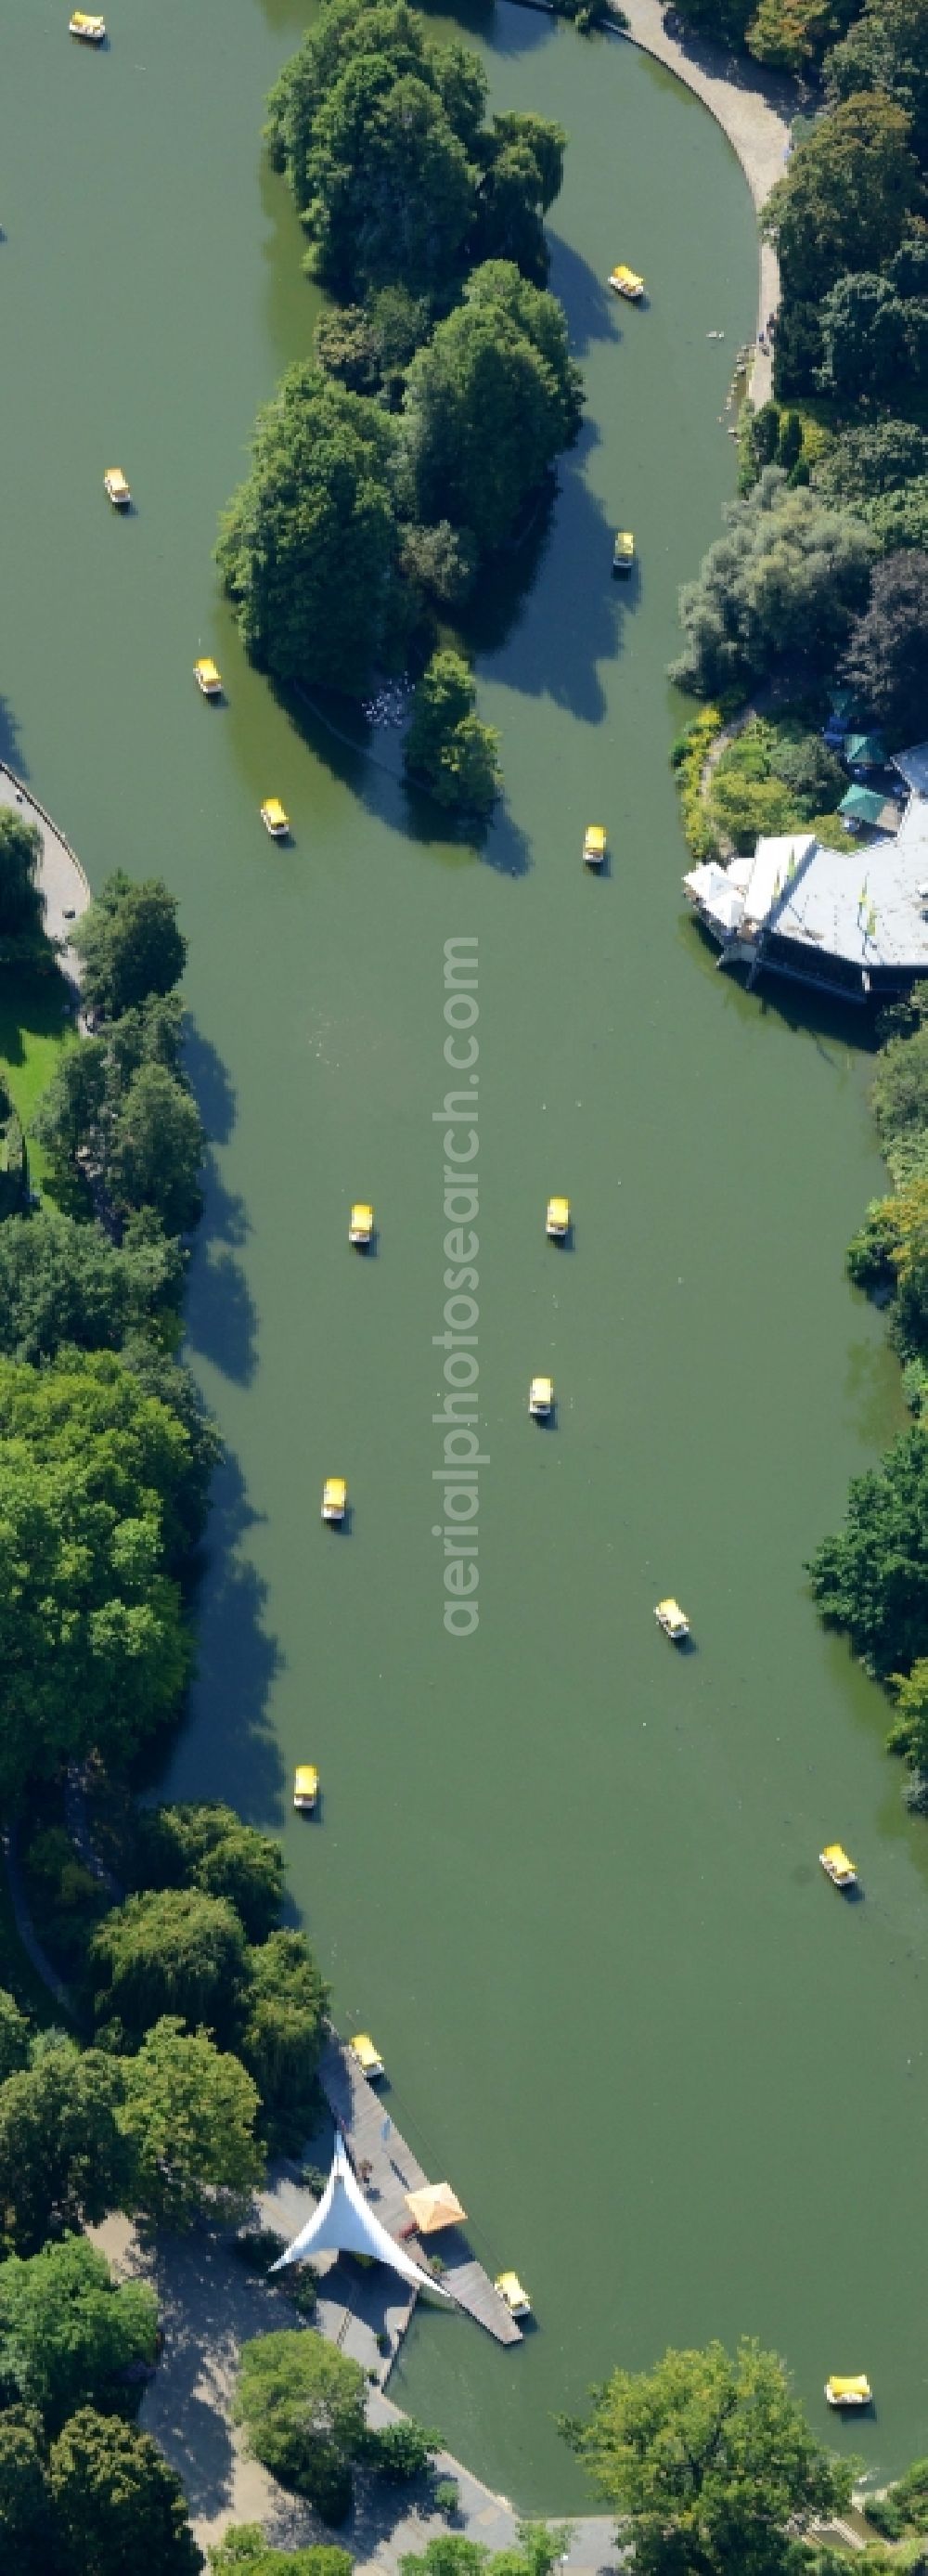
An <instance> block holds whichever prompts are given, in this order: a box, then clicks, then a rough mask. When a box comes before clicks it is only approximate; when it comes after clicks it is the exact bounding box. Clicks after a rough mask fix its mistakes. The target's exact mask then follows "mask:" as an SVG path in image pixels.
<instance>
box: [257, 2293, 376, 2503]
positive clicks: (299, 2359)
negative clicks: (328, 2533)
mask: <svg viewBox="0 0 928 2576" xmlns="http://www.w3.org/2000/svg"><path fill="white" fill-rule="evenodd" d="M364 2395H365V2380H364V2372H363V2370H362V2369H361V2367H360V2364H359V2363H358V2362H356V2361H350V2360H349V2359H348V2358H347V2356H346V2355H345V2354H344V2353H341V2352H339V2351H338V2349H337V2347H336V2346H335V2345H334V2344H330V2343H325V2342H323V2339H322V2336H321V2335H318V2334H314V2333H313V2331H312V2329H311V2328H310V2329H309V2330H307V2331H306V2332H303V2333H301V2332H299V2331H298V2330H297V2331H290V2332H289V2333H284V2334H270V2335H256V2336H255V2337H254V2339H253V2341H251V2342H250V2343H246V2344H243V2346H242V2362H241V2377H240V2380H239V2386H238V2391H237V2394H236V2398H235V2405H234V2410H233V2411H234V2414H235V2419H236V2422H237V2423H240V2424H243V2425H244V2428H245V2434H246V2438H247V2442H248V2448H249V2450H250V2451H251V2452H252V2453H253V2455H254V2458H255V2459H256V2460H260V2461H261V2463H262V2466H263V2467H264V2468H266V2469H269V2470H270V2472H271V2475H272V2477H275V2478H279V2479H280V2481H281V2484H282V2485H283V2486H288V2487H293V2488H294V2489H295V2490H296V2493H297V2494H298V2495H302V2496H306V2497H307V2498H308V2500H309V2501H310V2502H311V2503H312V2504H314V2505H315V2506H316V2508H317V2511H318V2512H319V2513H320V2514H321V2515H322V2518H323V2521H325V2522H341V2521H343V2520H344V2517H345V2514H346V2513H347V2511H348V2508H349V2505H350V2502H351V2463H352V2461H353V2460H354V2459H356V2458H357V2457H358V2455H359V2453H360V2452H361V2451H362V2450H363V2447H364V2441H365V2422H364Z"/></svg>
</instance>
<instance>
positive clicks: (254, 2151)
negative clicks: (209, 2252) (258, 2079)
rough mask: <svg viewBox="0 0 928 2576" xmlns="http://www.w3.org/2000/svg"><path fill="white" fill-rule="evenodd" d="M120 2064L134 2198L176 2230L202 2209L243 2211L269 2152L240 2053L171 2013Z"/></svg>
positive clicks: (222, 2213)
mask: <svg viewBox="0 0 928 2576" xmlns="http://www.w3.org/2000/svg"><path fill="white" fill-rule="evenodd" d="M121 2072H122V2079H123V2089H124V2104H123V2109H122V2112H121V2124H122V2128H123V2131H124V2133H125V2136H126V2138H127V2140H128V2144H129V2149H130V2153H131V2158H132V2182H131V2205H132V2206H134V2207H135V2208H136V2209H140V2210H141V2211H143V2212H144V2213H145V2215H146V2216H147V2217H148V2218H149V2219H150V2220H152V2222H153V2223H154V2224H155V2225H156V2226H163V2227H172V2228H175V2229H183V2228H186V2227H189V2226H191V2225H192V2224H193V2222H194V2220H195V2219H197V2218H200V2217H210V2218H213V2219H219V2220H221V2221H225V2223H226V2224H231V2223H232V2222H234V2221H236V2220H240V2219H241V2218H243V2217H244V2215H245V2212H246V2210H247V2208H248V2204H249V2201H250V2199H251V2195H252V2192H253V2191H254V2189H255V2186H256V2184H257V2183H259V2182H260V2180H261V2176H262V2172H263V2169H264V2158H263V2155H262V2151H261V2148H260V2146H259V2144H258V2140H257V2137H256V2134H255V2131H256V2122H257V2116H258V2094H257V2088H256V2086H255V2085H254V2084H253V2083H252V2079H251V2076H250V2075H249V2074H248V2073H247V2071H246V2069H245V2067H244V2066H242V2065H241V2064H240V2062H239V2059H238V2058H237V2057H233V2056H232V2055H231V2054H229V2053H228V2052H224V2051H222V2050H220V2049H218V2048H216V2047H215V2046H214V2044H213V2041H212V2040H211V2039H210V2038H209V2037H208V2035H207V2033H206V2032H205V2031H202V2030H200V2031H194V2032H189V2033H188V2032H186V2031H185V2030H184V2029H183V2026H182V2024H181V2022H180V2021H179V2019H178V2018H177V2017H176V2016H175V2015H171V2014H165V2016H164V2017H163V2019H162V2020H160V2021H157V2022H156V2023H155V2025H154V2028H153V2029H152V2030H150V2031H149V2032H148V2033H147V2036H146V2038H145V2039H144V2040H143V2043H142V2046H141V2048H140V2049H139V2051H138V2054H137V2056H135V2057H127V2058H124V2059H123V2060H122V2061H121Z"/></svg>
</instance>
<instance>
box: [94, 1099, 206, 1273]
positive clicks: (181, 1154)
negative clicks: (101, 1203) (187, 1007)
mask: <svg viewBox="0 0 928 2576" xmlns="http://www.w3.org/2000/svg"><path fill="white" fill-rule="evenodd" d="M204 1151H205V1138H204V1134H203V1125H202V1121H201V1118H200V1113H199V1110H198V1108H197V1105H196V1101H195V1100H194V1098H193V1096H192V1093H191V1092H190V1091H189V1090H188V1088H187V1085H186V1083H182V1082H178V1080H177V1076H176V1074H173V1073H169V1072H168V1071H167V1068H166V1066H165V1065H162V1064H143V1065H141V1066H140V1067H139V1070H138V1072H137V1073H135V1074H133V1076H132V1079H131V1081H130V1083H129V1084H128V1086H127V1089H126V1091H125V1092H124V1094H123V1097H122V1100H121V1102H120V1105H119V1108H118V1110H117V1113H116V1118H115V1121H114V1126H113V1139H112V1147H111V1151H110V1157H109V1168H108V1181H109V1186H110V1189H111V1190H112V1194H113V1197H114V1199H115V1201H116V1205H117V1207H123V1208H153V1209H154V1211H155V1214H156V1216H158V1217H159V1218H160V1221H161V1223H162V1225H163V1226H164V1228H165V1231H166V1233H168V1234H185V1233H186V1232H187V1231H188V1229H189V1228H190V1227H191V1226H194V1225H196V1222H197V1219H198V1217H199V1215H200V1213H201V1210H202V1206H203V1199H202V1194H201V1191H200V1172H201V1169H202V1165H203V1155H204Z"/></svg>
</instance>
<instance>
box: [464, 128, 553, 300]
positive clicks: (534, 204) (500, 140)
mask: <svg viewBox="0 0 928 2576" xmlns="http://www.w3.org/2000/svg"><path fill="white" fill-rule="evenodd" d="M566 142H567V136H566V134H565V132H564V128H563V126H561V125H554V124H551V123H549V121H548V120H547V118H545V117H542V116H533V115H525V114H519V113H517V112H510V113H509V114H508V115H505V116H494V119H493V137H492V142H491V143H490V144H489V145H488V146H486V145H485V147H484V160H485V165H486V166H485V170H484V176H483V179H482V181H481V186H480V206H479V215H478V225H477V238H478V241H479V246H480V256H481V258H482V259H484V260H494V259H503V260H512V261H514V262H515V265H516V267H517V268H518V269H521V272H522V275H523V276H524V277H528V278H533V279H534V280H535V283H536V284H537V285H539V286H543V285H544V282H545V279H546V277H547V274H548V248H547V243H546V241H545V235H544V225H543V220H542V219H543V217H544V215H545V213H546V212H547V209H548V207H549V206H551V205H553V203H554V199H555V197H556V196H557V195H558V194H559V191H560V187H561V181H562V178H563V173H564V150H565V146H566Z"/></svg>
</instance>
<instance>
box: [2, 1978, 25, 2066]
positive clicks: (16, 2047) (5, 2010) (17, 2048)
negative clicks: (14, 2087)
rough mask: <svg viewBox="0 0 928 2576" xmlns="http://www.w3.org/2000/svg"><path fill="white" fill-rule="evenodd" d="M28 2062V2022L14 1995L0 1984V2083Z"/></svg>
mask: <svg viewBox="0 0 928 2576" xmlns="http://www.w3.org/2000/svg"><path fill="white" fill-rule="evenodd" d="M28 2063H29V2023H28V2021H27V2018H26V2015H25V2013H24V2012H20V2009H19V2005H18V2003H17V2001H16V1998H15V1995H9V1994H7V1991H6V1988H5V1987H2V1986H0V2084H5V2083H6V2079H7V2076H8V2075H18V2074H19V2071H20V2069H21V2067H23V2066H27V2065H28Z"/></svg>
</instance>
